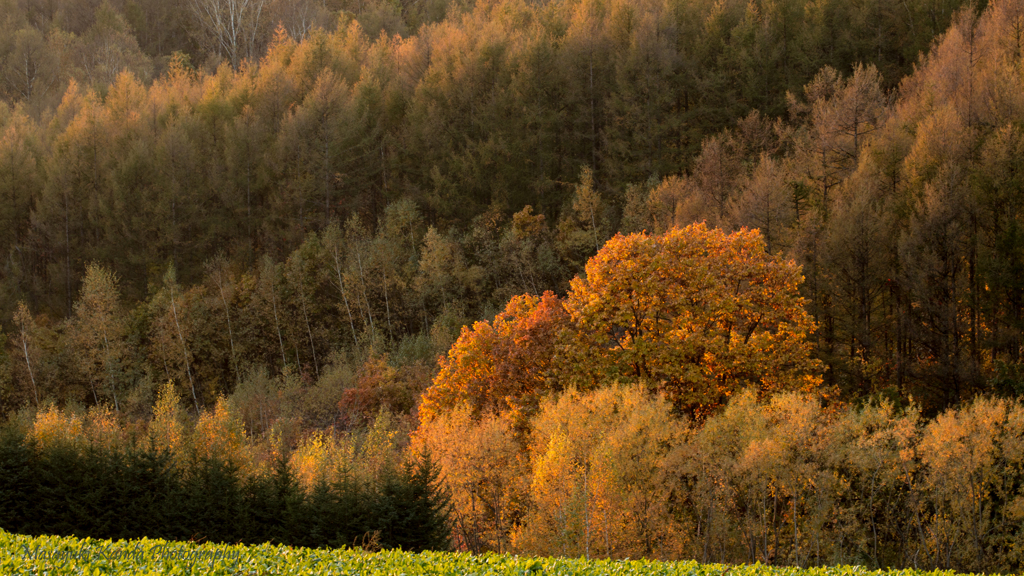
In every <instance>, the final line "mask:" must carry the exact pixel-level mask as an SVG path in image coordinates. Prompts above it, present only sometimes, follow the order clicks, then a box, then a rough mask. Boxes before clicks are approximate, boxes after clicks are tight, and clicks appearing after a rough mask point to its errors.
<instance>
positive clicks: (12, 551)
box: [0, 531, 954, 576]
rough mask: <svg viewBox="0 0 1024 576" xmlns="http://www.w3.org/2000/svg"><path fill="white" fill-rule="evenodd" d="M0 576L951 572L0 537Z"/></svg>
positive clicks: (905, 575) (906, 575)
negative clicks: (117, 575)
mask: <svg viewBox="0 0 1024 576" xmlns="http://www.w3.org/2000/svg"><path fill="white" fill-rule="evenodd" d="M0 574H3V575H4V576H15V575H22V574H25V575H27V574H33V575H62V574H67V575H72V574H73V575H76V576H99V575H102V574H126V575H127V574H131V575H133V576H149V575H156V574H161V575H163V574H168V575H171V574H173V575H192V574H195V575H203V576H207V575H210V576H257V575H259V576H263V575H271V574H273V575H279V574H280V575H288V574H296V575H298V574H302V575H311V576H326V575H333V574H338V575H353V576H355V575H367V576H369V575H387V576H401V575H410V576H411V575H414V574H439V575H441V574H443V575H449V574H450V575H455V574H458V575H480V576H484V575H494V576H511V575H532V574H561V575H570V574H579V575H597V574H601V575H605V574H609V575H631V574H637V575H640V574H643V575H648V574H659V575H676V574H678V575H681V576H705V575H707V576H711V575H715V576H718V575H725V574H728V576H753V575H754V574H757V575H761V574H766V575H768V574H771V575H780V576H781V575H784V574H786V575H794V576H795V575H801V576H802V575H807V576H813V575H836V576H852V575H864V576H867V575H870V574H877V575H879V576H881V575H885V574H892V575H901V576H923V575H925V574H928V575H930V576H941V575H943V574H947V575H952V574H954V573H953V572H920V571H912V570H900V571H895V570H894V571H888V572H886V571H871V570H867V569H865V568H861V567H849V566H846V567H828V568H809V569H800V568H791V567H772V566H763V565H759V564H754V565H746V566H726V565H722V564H698V563H696V562H656V561H649V560H584V559H582V558H579V559H572V558H522V557H517V556H510V555H498V554H485V555H478V556H474V555H471V554H463V553H450V552H422V553H419V554H413V553H409V552H401V551H398V550H393V551H383V552H376V553H368V552H363V551H361V550H359V549H342V550H314V549H308V548H291V547H288V546H272V545H269V544H264V545H260V546H241V545H234V546H233V545H214V544H194V543H189V542H169V541H165V540H151V539H142V540H127V541H111V540H93V539H78V538H66V537H56V536H42V537H29V536H20V535H17V534H10V533H6V532H3V531H0Z"/></svg>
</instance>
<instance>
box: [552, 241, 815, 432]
mask: <svg viewBox="0 0 1024 576" xmlns="http://www.w3.org/2000/svg"><path fill="white" fill-rule="evenodd" d="M802 280H803V277H802V276H801V274H800V267H799V266H797V265H796V264H795V263H794V262H792V261H785V260H783V259H782V258H780V257H777V256H772V255H770V254H769V253H768V252H767V251H766V250H765V242H764V239H763V238H762V236H761V234H760V233H759V232H758V231H757V230H746V229H743V230H739V231H737V232H734V233H732V234H726V233H725V232H723V231H721V230H719V229H712V228H708V227H707V226H706V225H705V224H703V223H701V224H693V225H690V226H687V227H686V228H674V229H672V230H669V231H668V232H666V233H664V234H661V235H654V236H652V235H647V234H631V235H629V236H622V235H621V234H620V235H617V236H615V237H614V238H612V239H611V240H609V241H608V242H607V243H606V244H605V245H604V247H603V248H601V250H600V251H599V252H598V253H597V255H596V256H594V257H593V258H591V259H590V261H589V262H588V263H587V267H586V275H585V277H582V278H576V279H574V280H573V282H572V284H571V289H570V291H569V294H568V296H567V298H566V301H565V308H566V310H567V311H568V313H569V316H570V320H571V324H572V330H573V331H574V334H573V337H572V338H571V340H572V341H573V342H574V343H575V345H574V346H571V347H569V351H570V354H568V355H567V359H569V360H570V364H569V366H570V367H571V368H572V370H565V371H564V373H566V374H569V373H571V374H573V379H574V380H576V383H577V385H579V386H583V387H586V386H592V385H595V384H600V383H602V382H612V381H619V382H638V383H645V384H647V385H649V386H650V387H652V388H654V389H658V390H661V391H664V392H665V393H666V394H667V395H668V396H669V397H670V398H671V399H672V401H673V403H674V404H675V405H676V408H677V409H681V410H685V411H688V412H692V413H697V414H699V413H703V412H705V411H706V410H707V409H709V408H711V407H713V406H716V405H719V404H720V403H722V401H724V400H725V399H726V398H727V397H729V396H730V395H732V394H733V393H734V392H735V391H738V390H740V389H743V388H750V387H753V388H756V389H758V390H760V391H761V392H764V393H770V392H776V391H780V390H809V389H812V388H814V387H816V386H818V385H819V384H820V382H821V379H820V376H819V373H820V368H819V366H820V363H819V362H818V361H817V360H814V359H812V358H811V350H812V346H811V343H810V342H808V340H807V335H808V334H809V333H810V332H811V331H813V330H814V328H815V325H814V321H813V319H812V318H811V316H810V315H809V314H808V313H807V311H806V310H805V309H804V301H803V298H801V297H800V294H799V292H798V290H797V287H798V285H799V283H800V282H801V281H802Z"/></svg>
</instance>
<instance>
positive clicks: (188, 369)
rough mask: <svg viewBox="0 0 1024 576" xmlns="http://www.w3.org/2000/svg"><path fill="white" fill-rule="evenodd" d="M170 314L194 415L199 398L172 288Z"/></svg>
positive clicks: (197, 408) (197, 412)
mask: <svg viewBox="0 0 1024 576" xmlns="http://www.w3.org/2000/svg"><path fill="white" fill-rule="evenodd" d="M171 313H172V314H173V315H174V327H175V328H177V330H178V340H180V341H181V350H182V352H183V354H184V358H185V373H186V374H188V385H189V388H190V389H191V390H192V403H193V404H194V405H195V407H196V414H199V398H198V397H197V396H196V383H195V380H193V378H192V366H191V365H190V364H189V362H188V345H187V344H185V336H184V335H183V334H182V333H181V323H179V322H178V307H177V305H176V304H175V303H174V288H171Z"/></svg>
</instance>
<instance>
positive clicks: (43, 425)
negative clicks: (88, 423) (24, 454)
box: [31, 405, 85, 448]
mask: <svg viewBox="0 0 1024 576" xmlns="http://www.w3.org/2000/svg"><path fill="white" fill-rule="evenodd" d="M83 428H84V425H83V422H82V418H81V417H79V416H77V415H75V414H71V413H65V412H63V411H61V410H60V408H57V407H56V406H53V405H51V406H50V407H49V408H47V409H46V410H43V411H42V412H39V413H37V414H36V419H35V422H33V424H32V432H31V438H32V439H33V440H35V441H36V442H37V443H38V444H39V446H40V447H42V448H51V447H57V446H66V447H74V448H81V447H83V446H84V444H85V435H84V433H83Z"/></svg>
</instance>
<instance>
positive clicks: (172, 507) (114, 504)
mask: <svg viewBox="0 0 1024 576" xmlns="http://www.w3.org/2000/svg"><path fill="white" fill-rule="evenodd" d="M166 392H167V393H166V394H164V395H162V396H161V397H160V398H159V400H158V402H157V404H156V406H155V416H154V418H153V420H152V421H151V422H150V425H149V426H148V427H143V428H137V427H136V428H129V427H125V426H124V425H123V424H122V423H120V422H119V421H118V419H117V418H116V417H115V415H114V413H113V412H112V411H111V410H110V409H109V408H93V409H91V410H89V411H87V412H84V413H81V412H75V411H74V410H67V411H62V410H59V409H56V408H51V409H49V410H46V411H41V412H39V413H38V415H37V416H36V417H35V418H34V419H31V420H27V421H24V420H12V421H10V422H8V423H7V424H6V425H5V426H4V429H3V431H2V440H0V471H2V474H0V527H2V528H3V529H5V530H8V531H11V532H17V533H21V534H32V535H42V534H57V535H68V536H70V535H74V536H78V537H89V538H109V539H131V538H143V537H149V538H165V539H172V540H189V541H198V542H207V541H209V542H228V543H238V542H245V543H251V544H260V543H264V542H273V543H277V544H287V545H291V546H308V547H324V546H331V547H342V546H350V547H354V546H360V547H363V548H364V549H368V550H376V549H380V548H397V547H400V548H402V549H405V550H424V549H443V548H446V547H447V546H448V524H447V514H448V503H447V497H446V495H445V493H444V492H443V490H442V488H441V486H440V485H439V484H438V469H437V467H436V465H435V464H433V463H432V462H431V461H430V460H429V458H427V459H420V460H417V461H411V460H410V461H405V460H403V459H402V458H401V455H400V453H399V452H398V451H397V447H396V446H394V445H392V444H391V443H389V434H391V433H393V430H392V429H391V428H392V427H393V422H392V421H391V420H389V419H388V417H387V416H382V418H380V419H378V420H377V422H376V423H375V426H373V427H371V430H370V432H369V433H368V434H367V435H365V436H362V437H359V438H356V437H352V436H349V437H344V438H334V441H335V442H338V443H340V444H334V445H333V449H332V450H331V451H330V455H331V456H332V457H334V458H335V459H341V458H344V461H343V462H341V461H338V462H336V464H338V466H336V467H325V466H321V468H317V466H318V461H317V458H322V457H323V456H324V450H323V449H322V445H318V444H316V442H315V441H312V440H311V441H310V442H308V443H306V444H303V445H302V446H301V447H300V448H299V450H297V451H296V452H294V453H293V452H291V451H290V450H282V449H281V448H282V447H281V446H277V445H273V444H267V443H266V442H260V441H259V440H258V439H257V438H254V437H248V436H246V435H245V434H244V432H242V426H241V423H240V422H238V421H237V419H236V418H235V417H234V416H233V414H231V413H230V412H229V411H228V409H227V407H226V405H225V404H224V403H221V404H220V405H218V408H217V409H216V410H215V411H213V412H212V413H210V414H207V415H206V416H205V417H203V418H200V419H199V420H198V421H193V422H191V423H190V422H189V421H187V420H186V419H184V418H183V414H182V410H181V408H180V407H179V406H178V405H177V400H176V398H175V397H174V395H173V389H172V388H167V389H166ZM341 444H345V445H346V446H347V447H348V448H349V450H345V449H344V448H342V446H341ZM318 446H320V449H318V448H317V447H318Z"/></svg>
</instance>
